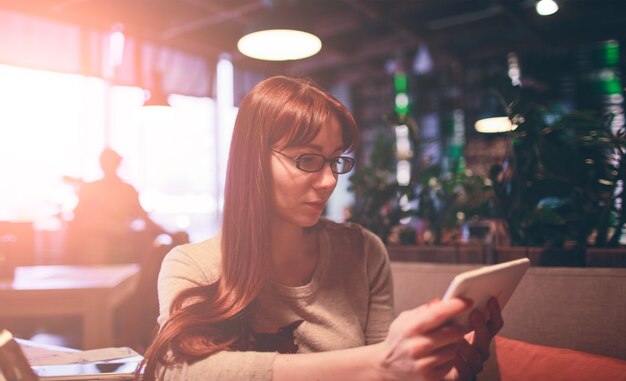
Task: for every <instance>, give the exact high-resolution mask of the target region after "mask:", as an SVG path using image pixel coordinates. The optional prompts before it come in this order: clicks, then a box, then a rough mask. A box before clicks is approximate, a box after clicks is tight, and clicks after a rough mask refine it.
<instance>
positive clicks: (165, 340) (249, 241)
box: [137, 76, 359, 381]
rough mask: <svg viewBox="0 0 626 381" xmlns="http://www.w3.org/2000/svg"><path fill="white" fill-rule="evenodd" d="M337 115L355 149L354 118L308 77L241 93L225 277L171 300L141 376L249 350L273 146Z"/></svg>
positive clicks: (309, 136)
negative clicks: (250, 315) (221, 353)
mask: <svg viewBox="0 0 626 381" xmlns="http://www.w3.org/2000/svg"><path fill="white" fill-rule="evenodd" d="M332 117H335V118H337V120H338V121H339V123H340V125H341V126H342V138H343V145H344V147H343V148H344V151H346V152H350V151H353V150H354V149H355V148H356V146H357V144H358V140H359V132H358V129H357V126H356V123H355V121H354V118H353V117H352V115H351V114H350V112H349V111H348V110H347V109H346V107H345V106H343V105H342V104H341V103H340V102H339V101H338V100H337V99H335V98H334V97H333V96H332V95H330V94H329V93H328V92H327V91H325V90H323V89H322V88H320V87H318V86H317V85H316V84H314V83H313V82H312V81H310V80H307V79H296V78H288V77H283V76H275V77H271V78H268V79H266V80H264V81H262V82H260V83H258V84H257V85H256V86H255V87H254V88H253V89H252V90H251V91H250V92H249V93H248V94H247V95H246V96H245V97H244V98H243V100H242V102H241V105H240V108H239V113H238V115H237V119H236V120H235V127H234V130H233V135H232V140H231V146H230V155H229V157H228V169H227V174H226V187H225V191H224V195H225V198H224V215H223V225H222V237H221V245H222V246H221V271H220V276H219V278H218V280H217V281H216V282H215V283H212V284H208V285H202V286H197V287H193V288H189V289H186V290H183V291H182V292H181V293H179V294H178V295H177V296H176V298H174V300H173V302H172V305H171V306H170V317H169V319H168V320H167V321H166V322H165V324H163V326H162V327H161V329H160V331H159V332H158V334H157V336H156V337H155V339H154V340H153V342H152V344H151V345H150V346H149V347H148V349H147V350H146V352H145V360H144V362H143V363H142V367H143V368H144V376H143V380H144V381H153V380H155V378H156V372H157V369H158V365H159V364H160V365H172V364H175V363H179V362H194V361H197V360H200V359H203V358H206V357H208V356H210V355H212V354H215V353H217V352H219V351H222V350H247V349H248V342H249V337H250V331H251V329H250V324H249V321H248V313H249V310H250V309H251V307H252V305H253V303H254V301H255V298H256V297H257V295H258V294H259V292H260V290H261V288H262V287H263V285H264V283H265V282H266V280H267V278H268V274H270V269H271V252H270V250H271V237H272V224H271V214H272V212H271V208H272V192H271V189H272V174H271V169H270V164H269V155H270V153H271V149H272V148H273V147H275V146H277V145H280V146H281V148H284V147H288V146H297V145H303V144H306V143H308V142H310V141H311V140H313V139H314V138H315V136H317V134H318V133H319V132H320V130H322V129H323V128H324V126H325V125H327V124H328V122H329V119H330V118H332ZM169 352H171V353H170V354H168V353H169ZM140 369H141V368H139V369H138V371H137V377H138V376H139V371H140Z"/></svg>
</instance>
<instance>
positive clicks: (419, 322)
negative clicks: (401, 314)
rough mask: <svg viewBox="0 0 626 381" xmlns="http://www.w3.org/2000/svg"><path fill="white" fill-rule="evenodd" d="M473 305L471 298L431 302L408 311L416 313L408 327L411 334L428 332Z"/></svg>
mask: <svg viewBox="0 0 626 381" xmlns="http://www.w3.org/2000/svg"><path fill="white" fill-rule="evenodd" d="M471 306H472V302H471V301H469V300H463V299H459V298H453V299H450V300H447V301H444V302H437V303H430V304H428V305H425V306H420V307H418V308H416V309H413V310H410V311H408V313H409V314H415V315H414V316H413V317H414V318H413V319H411V320H412V321H411V322H410V323H409V326H408V327H407V332H408V333H411V334H419V333H426V332H428V331H430V330H432V329H435V328H437V327H440V326H442V325H444V324H445V323H447V322H448V321H450V320H451V319H452V318H453V317H454V316H456V315H458V314H459V313H461V312H463V311H465V310H466V309H468V308H470V307H471Z"/></svg>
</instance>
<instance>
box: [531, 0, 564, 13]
mask: <svg viewBox="0 0 626 381" xmlns="http://www.w3.org/2000/svg"><path fill="white" fill-rule="evenodd" d="M535 9H536V10H537V13H538V14H540V15H541V16H549V15H551V14H554V13H556V11H558V10H559V6H558V4H557V3H556V2H555V1H554V0H539V1H538V2H537V4H536V5H535Z"/></svg>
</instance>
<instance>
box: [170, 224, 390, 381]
mask: <svg viewBox="0 0 626 381" xmlns="http://www.w3.org/2000/svg"><path fill="white" fill-rule="evenodd" d="M317 228H319V229H320V230H319V249H320V253H319V260H318V264H317V267H316V269H315V272H314V275H313V277H312V280H311V282H310V283H309V284H307V285H304V286H301V287H287V286H284V285H280V284H277V283H273V282H269V283H268V284H267V285H266V286H265V287H264V289H263V290H262V291H261V294H260V295H259V297H258V299H257V302H256V303H255V310H254V311H253V314H254V315H255V319H258V321H261V322H262V326H266V327H267V326H273V327H275V329H276V330H278V329H279V328H281V327H285V326H291V327H292V328H293V327H294V326H295V327H296V328H295V330H293V337H292V338H289V341H292V347H293V348H294V349H295V351H296V352H298V353H306V352H321V351H330V350H335V349H345V348H351V347H356V346H362V345H366V344H373V343H377V342H380V341H382V340H383V339H384V338H385V336H386V334H387V329H388V327H389V324H390V323H391V321H392V319H393V304H392V303H393V290H392V280H391V271H390V267H389V260H388V257H387V251H386V249H385V247H384V245H383V243H382V241H381V240H380V239H379V238H378V237H377V236H375V235H374V234H372V233H371V232H369V231H367V230H365V229H363V228H362V227H360V226H359V225H356V224H348V223H345V224H338V223H334V222H331V221H329V220H326V219H322V220H321V221H320V222H319V224H318V225H317ZM219 269H220V237H219V235H218V236H217V237H215V238H212V239H210V240H207V241H203V242H200V243H195V244H187V245H182V246H178V247H176V248H174V249H173V250H172V251H171V252H170V253H169V254H168V255H167V256H166V257H165V260H164V261H163V266H162V268H161V273H160V274H159V301H160V316H159V319H158V322H159V324H160V325H161V326H162V325H163V323H164V322H165V321H166V320H167V318H168V312H169V307H170V303H171V301H172V299H173V298H174V297H175V296H176V295H177V294H178V293H179V292H180V291H181V290H183V289H186V288H189V287H193V286H196V285H206V284H210V283H213V282H215V281H216V280H217V277H218V275H219V271H220V270H219ZM270 350H271V349H270ZM276 353H277V352H252V351H250V352H220V353H218V354H215V355H213V356H211V357H208V358H206V359H204V360H201V361H198V362H195V363H193V364H191V365H188V364H179V365H177V366H174V367H170V368H169V369H162V370H161V375H162V377H163V378H164V379H166V380H224V381H230V380H233V381H234V380H255V381H256V380H263V381H269V380H271V379H272V364H273V361H274V358H275V356H276Z"/></svg>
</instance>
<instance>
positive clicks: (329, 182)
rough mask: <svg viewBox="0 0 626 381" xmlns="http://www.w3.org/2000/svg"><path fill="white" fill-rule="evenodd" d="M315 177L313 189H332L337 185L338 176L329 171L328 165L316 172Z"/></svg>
mask: <svg viewBox="0 0 626 381" xmlns="http://www.w3.org/2000/svg"><path fill="white" fill-rule="evenodd" d="M316 175H317V176H316V179H315V187H316V188H318V189H329V188H330V189H332V188H334V187H335V186H336V185H337V176H339V175H337V174H336V173H334V172H333V171H331V170H330V165H328V164H327V165H325V166H324V168H322V169H321V170H320V171H319V172H317V174H316Z"/></svg>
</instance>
